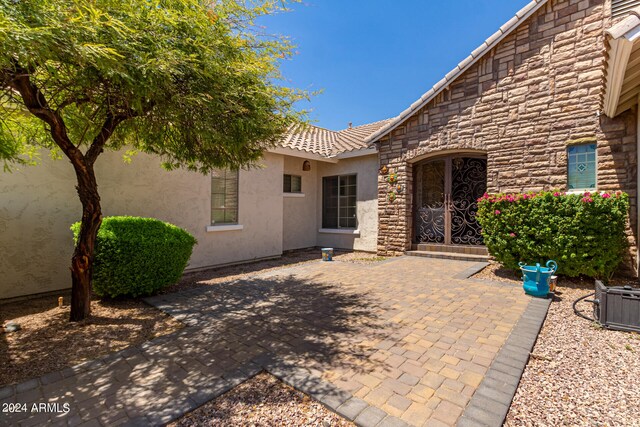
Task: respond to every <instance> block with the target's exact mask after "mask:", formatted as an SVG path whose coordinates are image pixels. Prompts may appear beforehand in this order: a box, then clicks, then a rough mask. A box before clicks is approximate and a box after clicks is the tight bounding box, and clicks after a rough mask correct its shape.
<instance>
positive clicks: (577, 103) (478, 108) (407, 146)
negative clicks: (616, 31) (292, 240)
mask: <svg viewBox="0 0 640 427" xmlns="http://www.w3.org/2000/svg"><path fill="white" fill-rule="evenodd" d="M610 23H611V17H610V0H606V1H605V0H580V1H579V0H564V1H554V0H550V1H549V2H548V3H547V4H546V5H545V6H543V7H542V8H541V9H540V10H538V11H537V12H536V13H535V14H534V15H532V16H531V17H530V18H529V19H528V20H527V21H526V22H523V23H522V24H520V26H519V27H518V28H517V29H516V30H514V32H513V33H511V34H510V35H509V36H507V37H506V38H505V39H504V40H503V41H502V42H501V43H500V44H499V45H498V46H496V47H495V48H494V49H493V50H492V51H491V52H489V53H487V54H486V55H485V56H484V57H483V58H481V60H480V61H478V62H477V63H476V64H474V66H473V67H471V68H470V69H469V70H468V71H466V72H465V73H464V74H463V75H462V76H460V77H459V78H458V79H457V80H455V81H454V82H453V83H452V84H451V85H450V86H449V88H448V90H445V91H443V92H442V93H441V94H440V95H439V96H438V97H437V98H436V99H434V100H432V101H431V102H430V103H429V104H428V105H426V106H425V107H424V108H423V109H421V110H419V111H418V112H416V114H414V115H413V116H411V117H410V118H409V119H407V120H406V121H405V122H404V123H403V124H402V125H401V126H399V127H398V128H396V129H395V130H394V131H393V132H392V133H391V134H390V135H388V136H386V137H384V138H383V139H382V140H381V141H379V142H378V146H379V150H380V163H381V165H387V166H388V167H389V168H390V169H391V170H392V171H393V172H397V173H398V179H399V183H400V184H402V185H404V186H405V191H404V194H400V195H398V197H397V198H396V200H394V201H389V200H388V199H387V192H388V189H389V184H387V183H386V182H385V180H384V177H383V176H379V180H378V184H379V185H378V188H379V194H378V204H379V218H380V220H379V233H378V251H379V253H380V254H382V255H397V254H400V253H403V252H404V251H405V250H407V249H409V248H410V246H411V241H412V195H413V187H412V169H413V162H415V161H416V160H418V159H422V158H425V157H428V156H430V155H437V154H439V153H446V152H447V151H449V150H475V151H478V150H479V151H481V152H486V155H487V162H488V176H487V181H488V188H489V191H490V192H510V191H529V190H533V191H536V190H542V189H565V188H566V185H567V156H566V144H567V142H568V141H572V140H576V139H580V138H593V137H595V138H596V140H597V147H598V148H597V156H598V190H623V191H625V192H627V193H629V195H630V198H631V203H632V208H631V218H630V224H633V228H634V230H633V231H631V229H630V230H629V240H630V243H631V250H630V256H635V253H636V248H635V246H636V242H635V238H634V237H633V236H634V235H637V234H636V230H635V224H636V214H635V213H636V212H637V210H636V207H635V206H636V203H637V202H636V173H637V170H636V158H637V157H636V147H637V144H636V111H635V110H634V111H627V112H625V113H623V114H622V115H620V116H618V117H617V118H615V119H609V118H607V117H606V116H604V115H599V114H598V111H599V110H600V102H601V91H602V79H603V70H604V47H605V45H604V30H605V29H606V28H607V27H608V26H609V25H610ZM631 254H633V255H631ZM632 265H635V263H633V264H632Z"/></svg>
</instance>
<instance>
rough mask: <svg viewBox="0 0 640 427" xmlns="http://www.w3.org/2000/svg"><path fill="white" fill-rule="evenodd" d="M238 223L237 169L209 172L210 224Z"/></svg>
mask: <svg viewBox="0 0 640 427" xmlns="http://www.w3.org/2000/svg"><path fill="white" fill-rule="evenodd" d="M237 223H238V171H237V170H227V169H216V170H214V171H213V172H212V173H211V224H237Z"/></svg>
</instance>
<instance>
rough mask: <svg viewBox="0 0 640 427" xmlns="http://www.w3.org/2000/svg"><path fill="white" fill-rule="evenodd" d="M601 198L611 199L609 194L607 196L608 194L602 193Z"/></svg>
mask: <svg viewBox="0 0 640 427" xmlns="http://www.w3.org/2000/svg"><path fill="white" fill-rule="evenodd" d="M602 198H603V199H609V198H611V194H609V193H604V194H603V195H602Z"/></svg>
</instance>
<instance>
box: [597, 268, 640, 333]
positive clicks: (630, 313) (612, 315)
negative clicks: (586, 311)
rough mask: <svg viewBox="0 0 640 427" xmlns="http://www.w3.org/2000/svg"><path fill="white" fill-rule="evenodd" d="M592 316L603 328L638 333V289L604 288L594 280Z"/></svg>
mask: <svg viewBox="0 0 640 427" xmlns="http://www.w3.org/2000/svg"><path fill="white" fill-rule="evenodd" d="M593 303H594V315H595V318H596V320H597V321H598V323H600V324H601V325H602V326H604V327H605V328H609V329H616V330H619V331H630V332H640V288H633V287H631V286H612V287H606V286H605V285H604V284H602V282H601V281H599V280H596V292H595V300H594V301H593Z"/></svg>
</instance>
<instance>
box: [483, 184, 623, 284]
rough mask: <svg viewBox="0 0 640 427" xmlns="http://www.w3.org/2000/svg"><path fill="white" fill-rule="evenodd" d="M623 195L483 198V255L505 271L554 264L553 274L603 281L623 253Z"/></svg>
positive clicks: (524, 195) (510, 195)
mask: <svg viewBox="0 0 640 427" xmlns="http://www.w3.org/2000/svg"><path fill="white" fill-rule="evenodd" d="M628 210H629V197H628V196H627V194H625V193H622V192H616V193H615V194H612V193H602V194H600V193H588V192H587V193H584V194H565V193H559V192H546V191H545V192H540V193H527V194H496V195H488V194H485V195H484V196H483V197H482V198H480V199H479V200H478V214H477V215H478V221H479V222H480V225H481V226H482V236H483V238H484V242H485V244H486V245H487V248H488V250H489V253H490V254H491V255H493V256H494V257H495V258H496V260H498V262H500V263H501V264H502V265H504V266H505V267H507V268H511V269H518V262H520V261H524V262H526V263H527V264H532V263H537V262H539V263H544V262H546V261H547V260H548V259H553V260H555V261H557V262H558V272H559V273H561V274H565V275H567V276H573V277H575V276H578V275H585V276H589V277H595V278H601V279H607V278H609V277H610V276H611V274H613V272H614V270H615V269H616V268H617V267H618V265H619V264H620V262H621V261H622V259H623V258H624V255H625V249H626V248H627V244H628V242H627V236H626V234H625V229H626V223H627V212H628Z"/></svg>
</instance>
